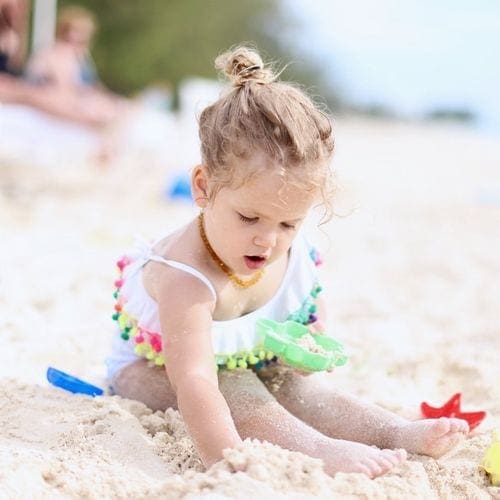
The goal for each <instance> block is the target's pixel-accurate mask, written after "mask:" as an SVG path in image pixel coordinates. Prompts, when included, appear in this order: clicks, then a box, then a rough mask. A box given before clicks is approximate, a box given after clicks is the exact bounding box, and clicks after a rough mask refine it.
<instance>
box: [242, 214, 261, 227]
mask: <svg viewBox="0 0 500 500" xmlns="http://www.w3.org/2000/svg"><path fill="white" fill-rule="evenodd" d="M238 216H239V218H240V220H242V221H243V222H248V223H249V224H250V223H252V222H257V221H258V220H259V218H258V217H245V216H244V215H242V214H240V213H239V212H238Z"/></svg>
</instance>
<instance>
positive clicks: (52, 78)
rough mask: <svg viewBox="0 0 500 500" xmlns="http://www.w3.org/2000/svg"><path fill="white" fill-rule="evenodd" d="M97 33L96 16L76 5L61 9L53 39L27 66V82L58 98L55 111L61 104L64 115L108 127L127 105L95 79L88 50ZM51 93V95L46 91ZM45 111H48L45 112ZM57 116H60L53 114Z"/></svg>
mask: <svg viewBox="0 0 500 500" xmlns="http://www.w3.org/2000/svg"><path fill="white" fill-rule="evenodd" d="M96 30H97V21H96V18H95V16H94V15H93V14H92V13H91V12H90V11H88V10H87V9H84V8H83V7H79V6H70V7H66V8H64V9H62V10H61V12H60V13H59V15H58V18H57V27H56V40H55V42H54V44H53V45H52V46H50V47H46V48H44V49H42V50H40V51H39V52H36V53H35V54H33V55H32V57H31V58H30V59H29V61H28V64H27V67H26V72H25V73H26V78H27V80H28V82H30V83H31V84H33V85H35V86H36V87H40V88H43V89H45V90H48V91H52V94H53V95H54V96H57V99H55V100H56V101H58V103H59V104H58V103H56V102H54V103H53V104H54V105H55V109H56V110H59V109H60V103H61V102H62V103H63V108H64V109H65V110H66V111H62V113H63V116H64V114H67V117H69V118H72V119H74V120H76V121H79V122H81V123H85V124H88V125H97V126H103V125H109V124H112V123H113V121H115V120H116V119H117V118H118V117H119V116H123V111H124V108H125V107H127V102H126V100H125V99H124V98H122V97H120V96H118V95H116V94H113V93H112V92H110V91H109V90H108V89H106V88H105V87H104V86H103V85H102V84H101V83H100V82H99V80H98V76H97V71H96V69H95V66H94V63H93V61H92V57H91V55H90V47H91V44H92V39H93V37H94V35H95V33H96ZM49 93H50V92H49ZM45 110H47V109H45ZM56 114H60V112H59V111H56Z"/></svg>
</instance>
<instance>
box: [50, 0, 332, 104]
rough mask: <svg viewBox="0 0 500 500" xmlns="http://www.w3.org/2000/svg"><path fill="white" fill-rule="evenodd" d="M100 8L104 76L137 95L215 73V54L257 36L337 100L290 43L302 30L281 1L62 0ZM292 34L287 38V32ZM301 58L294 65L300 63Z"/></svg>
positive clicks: (288, 73)
mask: <svg viewBox="0 0 500 500" xmlns="http://www.w3.org/2000/svg"><path fill="white" fill-rule="evenodd" d="M74 4H78V5H83V6H85V7H87V8H89V9H90V10H91V11H92V12H94V13H95V15H96V16H97V18H98V20H99V24H100V30H99V32H98V34H97V40H96V43H95V45H94V48H93V51H92V52H93V56H94V59H95V62H96V65H97V67H98V69H99V74H100V75H101V78H102V79H103V81H104V82H105V83H106V84H107V85H108V86H109V87H110V88H112V89H113V90H115V91H117V92H120V93H123V94H131V93H133V92H135V91H138V90H141V89H143V88H144V87H146V86H148V85H151V84H162V83H169V84H171V85H172V87H173V88H174V89H175V88H177V86H178V85H179V83H180V82H181V81H182V80H183V79H185V78H186V77H190V76H201V77H207V78H214V77H215V72H214V67H213V61H214V59H215V56H216V55H218V54H219V53H221V52H222V51H224V50H226V49H228V48H229V47H230V46H232V45H235V44H239V43H241V42H246V41H251V42H254V43H255V44H256V45H257V46H258V48H259V50H260V52H261V54H262V55H263V58H264V59H265V60H269V59H272V60H275V61H277V62H278V65H280V64H283V62H289V61H292V64H290V65H289V66H288V67H287V69H286V70H285V72H284V73H283V76H282V78H284V79H290V80H294V81H298V82H300V83H302V84H303V85H305V86H311V85H314V86H315V87H313V90H314V93H316V92H318V93H321V94H322V95H326V96H327V101H328V104H329V105H330V106H334V105H335V104H336V102H337V101H336V99H335V98H334V96H333V93H332V91H331V89H330V88H329V86H328V85H326V84H324V83H323V84H322V83H321V73H320V72H319V71H318V69H317V68H315V67H314V64H313V63H310V62H308V61H306V60H303V59H297V55H296V54H293V53H291V52H290V51H289V50H288V49H287V48H286V47H284V45H285V43H286V42H285V40H286V38H288V39H289V38H290V36H293V31H294V29H296V28H297V25H296V21H295V20H293V19H291V18H290V17H289V16H288V15H287V14H286V12H284V11H283V9H282V8H281V2H280V1H279V0H237V1H235V0H142V1H138V0H105V1H102V0H78V1H75V0H59V2H58V6H59V7H64V6H66V5H74ZM285 34H286V35H287V36H286V37H285V36H283V35H285ZM294 60H295V61H297V62H296V63H293V61H294Z"/></svg>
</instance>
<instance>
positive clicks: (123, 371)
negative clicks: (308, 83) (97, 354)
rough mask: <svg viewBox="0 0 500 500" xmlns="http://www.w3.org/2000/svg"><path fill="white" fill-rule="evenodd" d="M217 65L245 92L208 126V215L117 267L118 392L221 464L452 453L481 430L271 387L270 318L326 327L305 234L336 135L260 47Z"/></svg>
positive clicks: (299, 385) (295, 386)
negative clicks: (266, 337)
mask: <svg viewBox="0 0 500 500" xmlns="http://www.w3.org/2000/svg"><path fill="white" fill-rule="evenodd" d="M216 67H217V68H218V69H220V70H222V71H223V72H224V73H225V74H226V75H227V76H228V77H229V79H230V80H231V82H232V86H231V88H230V90H229V91H228V92H227V93H225V95H223V96H222V97H221V98H220V99H219V100H218V101H217V102H215V103H214V104H212V105H211V106H208V107H207V108H206V109H205V110H204V111H203V112H202V114H201V117H200V138H201V144H202V164H201V165H198V166H197V167H195V168H194V170H193V173H192V186H191V187H192V193H193V198H194V200H195V202H196V204H197V205H198V206H199V207H200V209H201V212H200V215H199V216H198V217H197V218H196V219H195V220H193V221H191V222H190V223H188V224H187V225H185V226H184V227H181V228H180V229H178V230H177V231H175V232H173V233H172V234H169V235H168V236H166V237H164V238H162V239H160V240H159V241H158V242H157V243H155V244H153V245H151V246H142V247H140V248H137V249H136V250H135V251H134V252H133V253H131V254H129V255H127V256H125V257H123V258H122V259H121V260H120V261H119V262H118V267H119V269H120V270H121V277H120V278H119V279H118V280H117V282H116V287H117V290H116V292H115V296H116V298H117V303H116V312H115V314H114V319H116V320H117V322H118V325H119V331H118V333H117V335H116V338H115V341H114V350H113V353H112V356H111V357H110V358H109V359H108V367H109V379H110V385H111V387H112V389H113V391H114V392H115V393H116V394H119V395H120V396H123V397H126V398H131V399H136V400H139V401H142V402H143V403H145V404H146V405H148V406H149V407H150V408H152V409H155V410H165V409H166V408H168V407H173V408H178V409H179V410H180V412H181V414H182V417H183V419H184V421H185V424H186V426H187V429H188V431H189V434H190V436H191V437H192V439H193V441H194V443H195V446H196V448H197V450H198V452H199V454H200V456H201V458H202V460H203V462H204V464H205V465H206V466H207V467H208V466H210V465H211V464H213V463H214V462H216V461H217V460H219V459H221V458H222V450H223V449H225V448H231V447H235V446H237V445H238V444H239V443H240V442H241V440H242V439H245V438H248V437H252V438H257V439H260V440H266V441H270V442H272V443H275V444H277V445H280V446H282V447H284V448H288V449H290V450H294V451H300V452H303V453H306V454H308V455H310V456H312V457H317V458H321V459H323V461H324V464H325V469H326V471H327V472H328V473H330V474H332V475H333V474H335V473H336V472H338V471H343V472H362V473H365V474H366V475H368V476H369V477H375V476H377V475H380V474H383V473H385V472H387V471H389V470H390V469H392V468H393V467H395V466H397V465H398V464H400V463H401V462H402V461H403V460H405V457H406V451H405V450H407V451H409V452H413V453H424V454H428V455H431V456H439V455H441V454H443V453H444V452H446V451H447V450H448V449H450V448H451V447H452V446H453V445H454V444H455V443H456V442H457V441H458V439H459V437H460V436H461V435H463V434H464V433H466V432H467V431H468V428H467V423H466V422H464V421H462V420H458V419H453V418H451V419H447V418H441V419H438V420H421V421H417V422H411V421H408V420H405V419H403V418H401V417H399V416H397V415H395V414H392V413H390V412H388V411H386V410H384V409H382V408H379V407H377V406H374V405H371V404H366V403H363V402H361V401H358V400H357V399H355V398H353V397H351V396H348V395H345V394H340V393H338V392H337V391H335V390H334V389H333V387H332V386H331V383H329V377H327V376H325V374H324V373H318V374H315V375H312V376H309V377H305V376H303V374H301V373H299V372H297V371H295V370H293V369H288V370H286V371H285V372H284V373H281V377H280V378H281V380H280V384H269V383H268V385H267V386H266V384H265V381H267V380H268V379H269V374H270V372H272V371H273V370H275V364H276V358H274V357H273V354H272V353H268V352H265V350H263V348H262V344H261V340H260V338H259V337H258V335H257V333H256V331H255V323H256V320H257V319H259V318H268V319H272V320H276V321H285V320H287V319H295V320H299V321H301V322H303V323H304V324H308V325H309V326H310V329H311V330H312V331H317V330H322V327H321V323H320V322H321V321H324V311H323V309H324V308H323V307H322V304H321V300H320V297H318V293H319V291H320V287H319V285H318V282H317V275H316V267H315V262H314V260H317V256H316V254H315V252H314V251H313V249H311V248H310V247H309V246H308V244H307V242H306V240H305V239H304V237H303V236H302V235H301V233H300V227H301V225H302V223H303V221H304V219H305V218H306V216H307V214H308V212H309V210H310V209H311V207H312V206H313V205H315V204H317V203H318V202H323V203H325V204H326V206H327V207H328V195H329V193H330V192H331V189H330V186H331V172H330V167H329V163H330V160H331V156H332V153H333V136H332V128H331V123H330V120H329V118H328V116H327V115H326V114H325V113H323V112H322V111H320V110H319V109H318V108H317V107H316V106H315V104H314V103H313V102H312V100H311V99H310V98H309V97H308V96H307V95H305V94H304V93H303V92H302V91H301V90H300V89H298V88H297V87H296V86H294V85H292V84H289V83H284V82H280V81H277V78H276V76H275V75H274V74H273V73H272V72H271V70H270V69H268V68H266V67H265V66H264V64H263V62H262V60H261V58H260V56H259V55H258V54H257V53H256V52H255V51H254V50H252V49H249V48H246V47H239V48H236V49H235V50H233V51H231V52H229V53H226V54H223V55H222V56H219V57H218V58H217V59H216ZM316 308H317V310H316ZM163 365H164V366H163ZM271 391H272V392H271Z"/></svg>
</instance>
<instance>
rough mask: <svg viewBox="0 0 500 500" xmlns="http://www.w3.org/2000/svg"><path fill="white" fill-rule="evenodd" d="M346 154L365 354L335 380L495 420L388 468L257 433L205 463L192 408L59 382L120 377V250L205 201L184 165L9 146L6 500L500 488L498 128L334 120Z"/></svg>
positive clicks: (343, 164)
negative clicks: (455, 402)
mask: <svg viewBox="0 0 500 500" xmlns="http://www.w3.org/2000/svg"><path fill="white" fill-rule="evenodd" d="M336 147H337V152H336V156H335V159H334V166H335V171H336V173H337V180H338V191H337V195H336V199H335V200H334V208H335V211H336V214H337V216H336V217H334V218H333V219H332V220H331V221H330V222H329V223H327V224H325V225H323V226H321V228H320V229H319V230H316V233H317V234H316V240H317V242H318V245H319V247H320V248H321V249H322V254H323V260H324V262H325V264H324V266H323V269H322V273H323V280H322V281H323V284H324V288H325V293H326V295H325V297H326V300H327V304H328V311H329V315H330V316H329V323H330V329H331V331H332V334H333V336H334V337H335V338H337V339H338V340H340V341H341V342H342V343H344V344H345V346H346V348H347V350H348V352H349V354H350V360H349V362H348V364H347V365H346V366H345V367H342V368H339V369H338V370H336V371H335V372H334V374H333V376H334V377H335V379H336V383H337V384H338V385H339V386H340V387H342V388H344V389H345V390H348V391H350V392H352V393H354V394H356V395H358V396H361V397H363V398H365V399H366V400H369V401H373V402H375V403H377V404H380V405H381V406H384V407H386V408H389V409H391V410H393V411H395V412H397V413H399V414H401V415H403V416H406V417H408V418H412V419H416V418H420V414H419V405H420V403H421V402H422V401H427V402H428V403H429V404H432V405H435V406H438V405H441V404H443V403H444V402H445V401H446V400H447V399H449V398H450V397H451V395H452V394H454V393H456V392H461V393H462V401H463V410H465V411H475V410H486V411H487V412H488V416H487V418H486V420H485V421H484V422H483V423H482V424H481V425H480V426H479V427H478V428H477V429H476V430H475V431H474V432H473V433H471V435H470V436H469V437H468V438H467V439H466V440H464V441H463V442H462V443H460V444H459V446H457V447H456V448H455V449H454V450H452V451H451V452H450V453H448V454H447V455H446V456H444V457H442V458H441V459H439V460H434V459H431V458H428V457H423V456H417V455H411V456H410V457H409V460H408V461H407V462H406V463H405V464H404V465H403V466H401V467H399V468H398V469H397V470H395V471H393V472H391V473H389V474H387V475H385V476H383V477H379V478H377V479H375V480H370V479H368V478H367V477H365V476H363V475H360V474H338V475H337V476H336V477H335V478H331V477H329V476H327V475H326V474H325V473H324V472H323V470H322V465H321V462H320V461H318V460H315V459H312V458H309V457H306V456H304V455H301V454H298V453H292V452H288V451H286V450H282V449H280V448H278V447H276V446H273V445H270V444H268V443H258V442H250V441H248V442H245V443H244V445H243V446H242V448H241V449H237V450H227V452H226V455H225V458H224V460H222V461H221V462H219V463H217V464H215V465H214V466H213V467H211V468H210V469H209V470H208V471H205V470H204V468H203V466H202V464H201V461H200V459H199V458H198V457H197V455H196V452H195V450H194V448H193V445H192V443H191V441H190V439H189V437H188V436H187V434H186V432H185V429H184V426H183V423H182V419H181V418H180V415H179V414H178V413H177V412H175V411H173V410H168V411H167V412H164V413H163V412H156V413H153V412H152V411H151V410H149V409H148V408H146V407H145V406H144V405H142V404H140V403H137V402H133V401H127V400H123V399H121V398H119V397H118V396H109V395H105V396H102V397H97V398H90V397H86V396H79V395H73V394H70V393H68V392H65V391H63V390H61V389H57V388H54V387H52V386H50V385H49V384H48V383H47V382H46V379H45V372H46V370H47V367H48V366H54V367H57V368H59V369H61V370H64V371H67V372H69V373H71V374H73V375H75V376H78V377H80V378H83V379H85V380H87V381H90V382H92V383H94V384H96V385H98V386H100V387H103V388H105V387H106V382H105V367H104V358H105V357H106V354H107V352H108V350H109V346H110V342H111V335H112V330H113V322H112V320H111V314H112V309H113V296H112V292H113V285H112V283H113V280H114V279H115V277H116V268H115V262H116V260H117V258H118V257H120V256H121V255H122V253H123V251H124V250H125V249H126V248H128V247H129V246H130V245H131V244H132V242H133V236H134V235H135V234H141V235H142V236H143V237H145V238H146V239H153V238H156V237H159V236H161V235H162V234H164V233H166V232H168V231H169V230H170V229H172V228H174V227H177V226H178V225H180V224H182V223H183V222H184V221H186V220H188V219H189V218H190V217H193V216H194V214H195V213H196V212H195V210H194V208H193V207H192V206H191V205H190V204H189V203H186V202H180V201H171V200H168V199H167V198H166V197H165V195H164V191H165V188H166V185H167V179H168V178H169V172H170V173H172V172H174V171H175V170H176V168H178V166H177V165H176V164H173V163H175V162H172V160H170V161H168V162H167V161H165V164H162V163H161V162H148V161H144V162H137V158H135V159H134V161H133V162H132V161H131V162H127V161H122V164H119V165H114V166H113V167H112V168H109V169H107V170H103V169H98V168H97V167H94V166H90V165H87V166H85V165H83V166H82V164H81V162H78V161H76V160H77V159H75V165H71V164H65V165H60V166H59V168H54V167H51V168H49V167H43V168H40V167H37V166H36V165H30V164H23V165H20V164H10V163H9V162H5V161H2V160H1V155H0V235H1V242H2V244H1V246H0V328H1V332H2V333H1V335H0V345H1V349H0V401H1V406H0V429H1V430H0V498H7V499H14V498H16V499H17V498H35V499H39V498H40V499H49V498H50V499H59V498H89V499H94V498H95V499H97V498H99V499H107V498H110V499H111V498H128V499H146V498H166V499H168V498H181V497H187V498H207V499H223V498H254V497H255V495H257V494H258V495H259V496H260V497H261V498H270V497H273V498H276V499H279V498H283V499H284V498H286V499H290V498H292V499H299V498H312V497H319V498H333V497H335V498H347V499H368V498H369V499H386V498H392V499H406V498H409V499H422V498H426V499H489V498H497V499H500V487H494V486H491V484H490V481H489V479H488V477H487V476H486V475H485V473H484V472H483V471H482V469H481V468H480V467H479V464H480V462H481V459H482V457H483V455H484V453H485V450H486V449H487V447H488V446H489V444H490V443H491V440H492V430H493V429H495V428H500V384H499V382H498V381H499V379H500V368H499V357H500V257H499V256H500V230H499V228H500V144H499V141H498V140H496V141H495V139H494V138H487V137H483V136H481V135H479V133H477V132H473V131H471V130H468V129H465V128H461V127H458V126H452V125H439V126H437V125H432V126H429V125H427V126H424V125H420V124H411V123H397V122H383V121H375V120H373V121H369V120H358V119H339V120H337V122H336ZM172 157H175V155H172ZM235 471H239V472H235Z"/></svg>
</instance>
